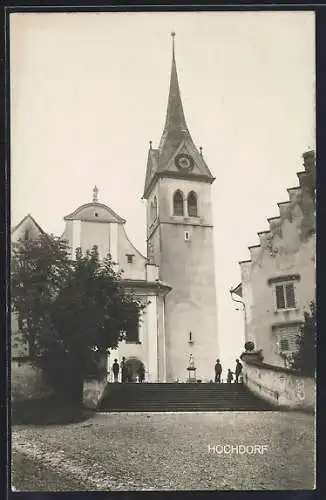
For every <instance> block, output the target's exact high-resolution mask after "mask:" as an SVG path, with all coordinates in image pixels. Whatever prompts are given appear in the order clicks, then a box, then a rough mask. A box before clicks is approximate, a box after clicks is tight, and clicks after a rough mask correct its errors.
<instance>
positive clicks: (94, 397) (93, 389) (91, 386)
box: [83, 378, 107, 409]
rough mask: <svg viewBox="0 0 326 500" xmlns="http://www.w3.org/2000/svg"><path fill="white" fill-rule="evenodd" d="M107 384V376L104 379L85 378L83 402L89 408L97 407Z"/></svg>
mask: <svg viewBox="0 0 326 500" xmlns="http://www.w3.org/2000/svg"><path fill="white" fill-rule="evenodd" d="M106 386H107V381H106V378H105V379H103V380H100V381H99V380H96V379H87V380H84V387H83V403H84V405H85V406H86V407H87V408H91V409H96V408H97V406H98V404H99V402H100V401H101V398H102V396H103V393H104V389H105V387H106Z"/></svg>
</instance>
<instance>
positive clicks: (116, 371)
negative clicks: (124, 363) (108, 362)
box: [112, 359, 120, 382]
mask: <svg viewBox="0 0 326 500" xmlns="http://www.w3.org/2000/svg"><path fill="white" fill-rule="evenodd" d="M119 370H120V366H119V363H118V360H117V359H115V360H114V363H113V365H112V371H113V376H114V381H115V382H118V376H119Z"/></svg>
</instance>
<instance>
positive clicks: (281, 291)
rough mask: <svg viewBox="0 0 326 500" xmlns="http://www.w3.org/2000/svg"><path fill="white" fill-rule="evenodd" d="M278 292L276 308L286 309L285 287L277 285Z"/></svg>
mask: <svg viewBox="0 0 326 500" xmlns="http://www.w3.org/2000/svg"><path fill="white" fill-rule="evenodd" d="M275 290H276V308H277V309H284V308H285V300H284V289H283V285H277V286H276V287H275Z"/></svg>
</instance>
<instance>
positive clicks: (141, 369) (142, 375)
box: [137, 364, 145, 384]
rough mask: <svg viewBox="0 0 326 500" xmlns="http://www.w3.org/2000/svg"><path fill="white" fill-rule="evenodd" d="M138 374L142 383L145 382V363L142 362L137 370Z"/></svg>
mask: <svg viewBox="0 0 326 500" xmlns="http://www.w3.org/2000/svg"><path fill="white" fill-rule="evenodd" d="M137 375H138V381H139V383H140V384H142V383H143V382H144V379H145V368H144V365H143V364H141V365H140V366H139V368H138V370H137Z"/></svg>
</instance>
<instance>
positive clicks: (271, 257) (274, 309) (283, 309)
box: [231, 151, 316, 367]
mask: <svg viewBox="0 0 326 500" xmlns="http://www.w3.org/2000/svg"><path fill="white" fill-rule="evenodd" d="M303 164H304V169H303V170H302V171H300V172H298V173H297V176H298V179H299V185H298V186H296V187H292V188H289V189H288V190H287V191H288V195H289V199H288V200H287V201H283V202H281V203H278V207H279V216H277V217H272V218H269V219H267V222H268V224H269V228H268V229H267V230H264V231H261V232H259V233H258V237H259V244H258V245H254V246H250V247H249V251H250V260H244V261H241V262H239V264H240V269H241V283H240V284H239V285H238V286H237V287H236V288H234V289H233V290H231V293H232V294H234V295H237V296H238V300H240V301H242V303H243V306H244V313H245V314H244V319H245V339H246V341H253V342H254V344H255V347H256V349H258V350H260V349H261V350H262V355H263V358H264V363H266V364H270V365H274V366H283V367H284V366H287V364H288V363H287V359H288V358H291V356H292V355H293V353H294V352H295V351H296V350H297V344H296V338H297V334H298V332H299V329H300V326H301V324H302V321H303V319H304V314H303V313H304V311H305V310H309V305H310V303H311V301H313V300H315V296H316V294H315V289H316V279H315V262H316V252H315V246H316V228H315V215H316V212H315V188H316V180H315V179H316V165H315V153H314V151H308V152H306V153H304V154H303Z"/></svg>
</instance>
